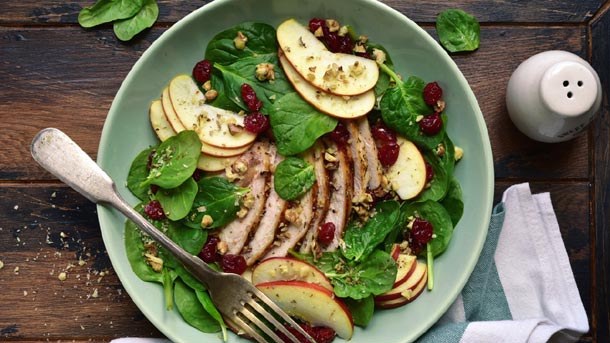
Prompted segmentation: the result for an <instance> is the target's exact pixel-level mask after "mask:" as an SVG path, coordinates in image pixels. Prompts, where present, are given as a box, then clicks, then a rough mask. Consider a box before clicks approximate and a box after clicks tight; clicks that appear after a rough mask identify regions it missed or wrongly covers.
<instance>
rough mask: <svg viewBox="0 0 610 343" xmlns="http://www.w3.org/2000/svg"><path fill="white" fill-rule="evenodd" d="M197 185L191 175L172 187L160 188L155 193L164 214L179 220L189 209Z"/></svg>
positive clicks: (195, 194) (195, 193)
mask: <svg viewBox="0 0 610 343" xmlns="http://www.w3.org/2000/svg"><path fill="white" fill-rule="evenodd" d="M198 190H199V187H198V186H197V182H195V180H194V179H193V178H192V177H189V178H188V179H186V181H184V182H183V183H182V184H181V185H180V186H178V187H176V188H172V189H164V188H161V189H159V190H158V191H157V193H156V194H155V196H156V199H157V200H159V202H160V203H161V207H163V211H165V215H166V216H167V217H168V218H169V219H171V220H180V219H182V218H184V217H186V215H187V214H188V213H189V212H190V211H191V207H192V206H193V201H194V200H195V196H197V191H198Z"/></svg>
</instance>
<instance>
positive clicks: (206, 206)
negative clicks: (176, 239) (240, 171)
mask: <svg viewBox="0 0 610 343" xmlns="http://www.w3.org/2000/svg"><path fill="white" fill-rule="evenodd" d="M247 192H248V189H247V188H240V187H237V186H235V185H234V184H232V183H231V182H229V181H228V180H227V179H225V178H223V177H219V176H212V177H206V178H203V179H201V180H199V192H198V193H197V196H196V197H195V200H194V201H193V209H192V210H191V212H190V213H189V214H188V215H187V216H186V218H185V224H186V225H188V226H190V227H193V228H195V227H201V221H202V220H203V216H204V215H209V216H210V217H212V219H213V222H212V224H211V225H209V226H207V228H208V229H213V228H217V227H221V226H223V225H226V224H227V223H229V222H230V221H232V220H233V219H235V216H236V214H237V211H239V207H240V206H239V205H240V202H241V198H242V197H243V196H244V195H245V194H246V193H247Z"/></svg>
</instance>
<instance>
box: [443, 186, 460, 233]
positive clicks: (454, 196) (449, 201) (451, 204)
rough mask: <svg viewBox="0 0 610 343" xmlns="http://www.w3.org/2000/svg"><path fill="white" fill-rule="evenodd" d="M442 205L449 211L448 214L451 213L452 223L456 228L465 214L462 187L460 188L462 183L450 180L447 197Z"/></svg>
mask: <svg viewBox="0 0 610 343" xmlns="http://www.w3.org/2000/svg"><path fill="white" fill-rule="evenodd" d="M441 205H443V206H444V207H445V209H446V210H447V213H449V216H450V217H451V222H452V223H453V226H454V227H455V226H456V225H457V223H458V222H459V221H460V219H461V218H462V214H464V199H463V196H462V187H461V186H460V182H459V181H458V180H457V179H456V178H455V177H451V179H450V180H449V187H448V189H447V195H445V198H444V199H443V200H442V201H441Z"/></svg>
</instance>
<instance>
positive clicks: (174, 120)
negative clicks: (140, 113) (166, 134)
mask: <svg viewBox="0 0 610 343" xmlns="http://www.w3.org/2000/svg"><path fill="white" fill-rule="evenodd" d="M161 103H162V104H163V111H164V112H165V117H166V118H167V121H168V122H169V124H170V125H171V126H172V128H173V129H174V131H175V132H182V131H184V125H182V123H181V122H180V119H178V116H177V115H176V112H175V111H174V108H173V107H172V101H171V100H170V99H169V88H168V87H165V88H164V89H163V92H162V93H161Z"/></svg>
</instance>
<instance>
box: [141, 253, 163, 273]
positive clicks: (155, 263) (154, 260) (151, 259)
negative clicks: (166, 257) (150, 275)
mask: <svg viewBox="0 0 610 343" xmlns="http://www.w3.org/2000/svg"><path fill="white" fill-rule="evenodd" d="M144 257H146V262H147V263H148V264H149V265H150V266H151V268H152V269H153V270H154V271H155V272H157V273H160V272H161V271H162V270H163V259H161V258H159V257H157V256H155V255H153V254H149V253H146V254H144Z"/></svg>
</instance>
